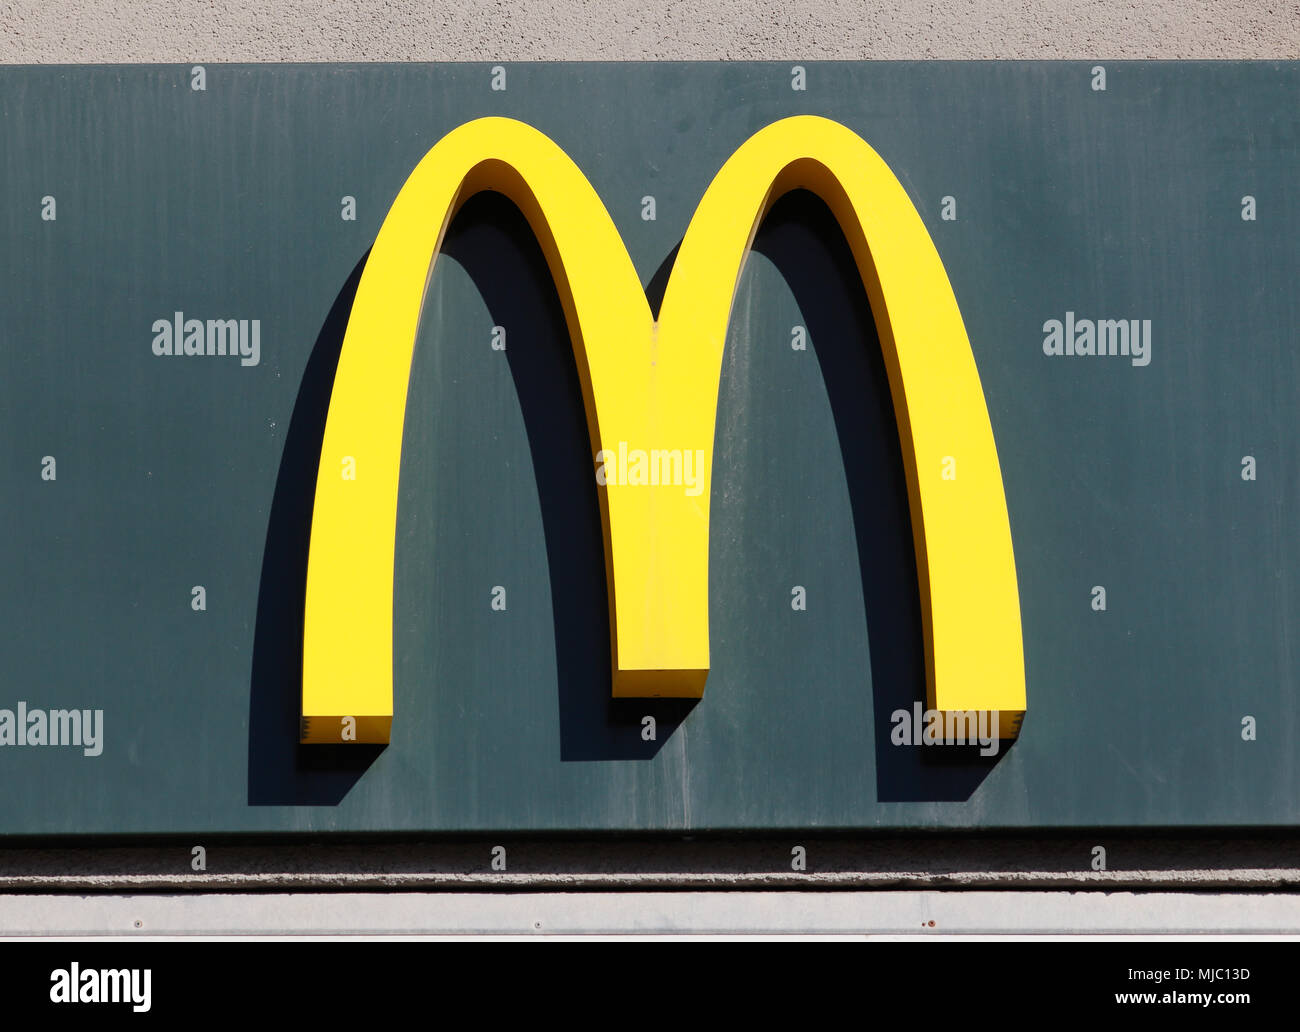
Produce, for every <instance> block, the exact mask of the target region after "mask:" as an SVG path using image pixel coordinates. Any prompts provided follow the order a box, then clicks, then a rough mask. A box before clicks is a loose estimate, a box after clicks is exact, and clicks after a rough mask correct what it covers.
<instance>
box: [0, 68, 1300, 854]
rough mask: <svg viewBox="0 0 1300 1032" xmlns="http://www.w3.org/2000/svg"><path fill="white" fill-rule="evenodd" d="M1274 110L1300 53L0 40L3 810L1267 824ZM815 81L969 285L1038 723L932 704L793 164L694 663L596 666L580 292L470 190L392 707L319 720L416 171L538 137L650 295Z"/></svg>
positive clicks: (802, 824)
mask: <svg viewBox="0 0 1300 1032" xmlns="http://www.w3.org/2000/svg"><path fill="white" fill-rule="evenodd" d="M1298 99H1300V64H1298V63H1213V62H1210V63H1177V62H1160V63H1126V62H1106V63H1099V64H1089V63H1005V62H998V63H923V64H911V63H902V64H894V63H888V64H836V63H832V64H821V63H814V64H808V65H805V66H790V65H776V64H699V65H682V64H619V65H612V64H611V65H580V64H579V65H574V64H545V65H508V66H495V67H493V66H487V65H469V64H466V65H430V66H421V65H364V66H333V65H320V66H310V65H308V66H294V65H288V66H226V65H210V66H206V67H198V66H195V67H188V66H187V67H181V66H151V67H6V68H0V139H2V140H3V145H2V146H0V185H3V193H2V195H0V263H3V264H2V265H0V271H2V272H3V275H2V276H0V500H2V502H3V504H2V505H0V655H3V657H4V661H3V665H2V666H0V781H2V782H3V784H4V785H6V786H7V790H6V791H5V792H4V793H3V794H0V834H4V835H29V836H30V835H36V836H42V835H79V834H137V833H138V834H149V833H188V832H207V833H217V832H235V833H239V832H262V833H285V832H298V831H303V832H321V831H339V832H361V831H374V832H470V831H479V830H504V831H521V832H523V831H558V832H572V831H588V830H625V831H685V830H690V831H694V830H732V829H734V830H778V829H795V828H801V829H826V830H832V829H838V830H852V829H896V830H909V829H931V828H948V829H958V828H981V829H986V828H1046V827H1066V826H1073V827H1086V826H1131V827H1161V826H1187V827H1191V826H1204V827H1214V826H1235V825H1251V826H1267V825H1288V826H1289V825H1294V824H1296V823H1297V822H1298V821H1300V763H1298V762H1297V761H1298V758H1300V740H1298V739H1297V736H1296V733H1295V732H1296V730H1297V721H1298V719H1300V712H1298V711H1300V707H1298V706H1297V691H1298V689H1300V685H1297V672H1298V670H1297V659H1296V656H1295V651H1296V648H1297V647H1300V646H1297V644H1296V643H1297V641H1298V640H1300V639H1297V635H1296V630H1297V628H1298V627H1300V546H1298V545H1297V544H1296V542H1300V461H1297V459H1296V455H1295V450H1294V449H1293V448H1291V447H1290V446H1289V445H1287V443H1286V442H1287V441H1288V440H1289V438H1290V437H1291V436H1292V428H1293V427H1294V425H1295V424H1296V423H1297V419H1298V417H1300V358H1298V357H1297V355H1300V349H1298V348H1297V343H1298V340H1297V338H1298V336H1300V300H1298V295H1297V292H1296V290H1295V286H1294V284H1295V281H1296V276H1297V271H1298V267H1297V266H1298V262H1300V258H1298V254H1300V252H1297V249H1296V240H1297V239H1298V238H1300V199H1298V198H1297V194H1296V190H1295V183H1296V175H1297V171H1298V169H1300V106H1298V105H1297V100H1298ZM800 114H815V115H821V116H824V117H825V118H828V119H832V120H834V121H836V122H838V123H840V124H841V125H843V126H845V127H847V128H848V129H850V130H851V131H852V132H853V133H855V134H857V135H858V136H860V137H861V138H862V139H863V140H865V141H866V142H867V143H868V144H869V145H870V146H871V148H873V149H874V151H875V152H876V153H877V154H878V155H879V156H880V157H881V158H882V159H883V160H884V162H886V163H887V165H888V167H889V169H891V170H892V172H893V174H894V175H895V176H896V177H897V179H898V182H899V183H900V184H901V185H902V188H903V189H904V190H905V191H906V194H907V197H908V198H909V199H910V202H911V204H912V205H913V206H914V207H915V210H916V212H917V213H918V214H919V216H920V218H921V220H922V222H923V223H924V226H925V228H926V230H928V233H929V236H930V238H931V240H932V241H933V245H934V248H935V250H936V251H937V253H938V255H939V256H940V258H941V260H942V264H943V268H944V269H945V270H946V273H947V276H948V279H949V280H950V283H951V287H952V292H953V295H954V296H955V298H956V301H957V304H958V306H959V308H960V313H961V318H962V320H963V322H964V324H965V330H966V332H967V334H968V336H969V344H970V351H971V353H972V354H973V357H974V362H975V365H976V367H977V369H978V374H979V380H980V382H981V384H982V388H983V393H984V400H985V403H986V405H987V410H988V416H989V422H990V424H991V426H992V432H993V437H994V439H995V440H996V445H997V455H998V459H999V462H1000V467H1001V476H1002V481H1003V486H1004V490H1005V499H1006V510H1007V514H1008V517H1009V522H1010V530H1011V538H1012V542H1013V545H1014V557H1015V572H1016V582H1017V584H1018V592H1019V601H1020V613H1021V617H1020V618H1021V629H1022V638H1023V653H1024V671H1025V696H1026V707H1025V717H1024V722H1023V726H1022V727H1021V730H1020V733H1019V736H1018V738H1016V739H1015V740H1014V742H1013V741H1011V740H1010V739H1007V740H999V739H997V738H995V737H992V738H990V737H988V736H986V737H985V740H984V741H983V742H981V741H979V740H978V738H977V740H975V741H973V742H970V741H968V742H965V743H964V744H962V743H956V744H955V743H953V742H951V741H943V740H942V736H941V740H939V741H934V740H932V737H931V736H930V735H929V734H927V733H926V728H927V727H929V726H930V724H929V723H928V721H927V714H926V710H925V705H926V647H925V636H926V630H925V627H924V626H923V623H924V621H923V619H922V606H921V598H922V587H921V586H920V585H919V581H918V570H917V559H916V551H915V547H914V538H913V526H912V517H911V513H910V509H909V498H908V484H907V477H906V475H905V462H904V442H903V441H900V432H899V421H898V420H897V418H896V413H895V405H894V401H893V399H892V396H891V389H890V382H889V375H888V372H887V363H886V361H885V360H884V359H883V358H882V343H881V340H880V335H879V333H878V329H877V326H876V323H875V321H874V319H873V314H872V307H871V305H870V303H869V300H868V296H867V294H866V292H865V291H864V289H863V285H862V281H861V279H860V278H859V274H858V268H857V267H856V266H855V261H854V255H853V253H852V252H851V249H850V244H849V242H848V241H846V238H845V236H844V233H843V232H841V228H840V224H839V223H838V222H837V220H836V217H835V215H834V214H833V212H832V210H831V208H829V207H828V206H827V203H826V202H825V200H824V199H823V198H819V197H818V196H816V195H815V194H814V193H811V192H808V191H806V190H795V191H793V192H790V193H787V194H785V195H784V196H782V197H781V198H780V199H779V200H777V201H776V202H775V203H774V204H773V206H772V207H771V209H770V211H769V212H768V214H767V216H766V218H765V219H764V220H763V222H762V223H761V225H760V227H759V229H758V232H757V233H756V235H755V237H754V239H753V244H752V251H751V253H750V254H749V257H748V259H747V260H746V262H745V265H744V268H743V272H742V274H741V277H740V280H739V284H738V286H737V288H736V292H735V298H734V302H733V306H732V311H731V318H730V323H729V327H728V329H727V335H726V346H725V357H724V360H723V364H722V375H721V381H720V387H719V392H718V416H717V426H716V434H715V438H714V444H713V456H712V481H711V493H710V503H711V514H710V533H709V558H708V619H709V636H708V645H709V670H708V677H707V686H706V688H705V689H704V692H703V696H702V697H701V698H699V699H698V700H684V699H637V698H619V699H615V698H612V697H611V644H610V618H611V617H610V602H609V598H608V593H607V588H606V582H607V571H606V562H605V555H604V547H603V541H602V522H601V506H600V501H599V499H600V495H599V491H600V490H601V488H600V486H599V485H598V484H597V480H596V478H595V477H594V476H593V461H592V458H593V457H592V450H593V449H592V443H591V438H590V436H589V431H588V422H587V416H586V413H585V411H584V401H583V390H582V386H581V382H580V375H579V370H578V367H577V365H576V363H575V359H574V351H573V347H572V345H571V341H570V335H569V327H568V325H567V324H566V316H565V311H564V307H563V304H562V301H561V294H560V293H559V292H557V288H556V286H555V284H554V281H553V279H552V273H551V269H550V268H549V267H548V263H547V258H546V254H545V252H544V248H543V246H542V245H541V244H539V242H538V240H537V238H536V236H535V235H534V233H533V230H532V228H530V224H529V222H528V221H527V220H526V218H525V216H524V214H522V213H521V212H520V210H519V209H518V208H516V207H515V205H514V204H513V203H512V202H511V201H509V200H507V199H506V198H505V197H504V196H502V195H501V194H499V193H492V192H486V193H480V194H478V195H476V196H474V197H472V198H470V199H469V200H468V201H467V202H466V203H465V204H464V206H463V208H461V210H460V212H459V214H457V215H456V217H455V218H454V219H453V221H452V222H451V224H450V226H449V228H448V231H447V234H446V237H445V239H444V240H443V242H442V246H441V250H440V257H439V258H438V261H437V263H436V264H435V265H434V267H433V272H432V274H431V276H430V277H429V281H428V285H427V290H426V294H425V298H424V303H423V308H422V314H421V317H420V322H419V329H418V335H417V339H416V346H415V351H414V360H413V363H412V366H411V374H410V384H409V390H408V394H407V406H406V411H405V422H404V430H403V441H402V451H401V478H400V495H399V503H398V506H397V521H396V537H395V541H396V544H395V560H394V570H395V576H394V584H393V600H392V606H393V610H392V615H393V620H392V631H393V633H392V638H393V642H392V659H393V671H392V685H393V710H394V716H393V723H392V732H391V738H390V740H389V742H388V744H387V745H386V746H375V745H365V744H340V745H302V744H299V738H300V726H299V720H300V707H301V703H302V664H303V635H304V599H305V591H306V579H307V568H308V550H309V543H310V541H311V532H312V518H313V499H314V497H315V492H316V485H317V474H318V467H319V465H320V463H321V457H322V439H323V435H324V433H325V426H326V421H327V415H328V412H329V407H330V399H331V392H332V391H333V389H334V387H335V371H336V367H337V366H338V363H339V355H340V351H341V348H342V345H343V339H344V333H345V329H346V328H347V326H348V321H349V316H350V314H351V311H352V301H353V298H354V296H355V295H356V293H357V290H358V284H359V282H360V279H361V276H362V273H363V270H364V269H365V267H366V262H367V258H368V256H369V254H370V251H371V248H372V245H374V243H375V240H376V235H377V233H378V231H379V228H380V226H381V224H382V223H383V221H384V218H385V215H386V214H387V212H388V210H389V207H390V205H391V204H392V203H393V200H394V198H395V197H396V196H397V194H398V191H399V190H400V189H401V188H402V185H403V183H404V182H405V181H406V179H407V177H408V176H409V175H410V173H411V171H412V169H414V168H415V166H416V165H417V163H418V162H419V161H420V159H421V158H422V157H423V156H424V155H425V154H426V152H428V151H429V149H430V148H431V147H432V146H434V144H436V143H437V142H438V141H439V140H440V139H442V138H443V137H444V136H446V134H448V133H449V132H451V131H452V130H454V129H456V128H457V127H459V126H462V125H464V124H465V123H467V122H470V121H472V120H474V119H476V118H480V117H483V116H488V115H501V116H508V117H510V118H513V119H517V120H519V121H522V122H524V123H527V124H528V125H530V126H532V127H534V128H536V129H537V130H539V131H540V132H541V133H544V134H545V135H546V136H547V137H548V138H549V139H550V140H551V141H553V142H554V144H555V145H556V146H558V147H559V148H560V149H562V150H563V151H564V152H565V153H566V154H567V155H568V156H569V157H570V158H571V159H572V160H573V162H574V163H576V165H577V167H578V168H580V169H581V170H582V172H583V174H584V175H585V176H586V177H587V179H588V180H589V181H590V183H591V185H592V187H593V188H594V190H595V192H596V193H597V194H598V195H599V197H600V199H601V201H602V202H603V203H604V205H605V207H606V209H607V210H608V212H609V216H610V218H611V219H612V221H613V224H614V226H615V227H616V229H617V231H618V234H619V235H620V236H621V238H622V242H623V245H624V246H625V247H626V249H627V252H628V254H629V255H630V258H631V260H632V263H633V265H634V266H635V269H636V272H637V274H638V275H639V277H640V280H641V282H642V284H643V285H644V287H645V291H646V294H647V297H648V298H649V301H650V306H651V309H652V310H655V311H657V309H658V305H659V303H660V301H661V299H662V296H663V291H664V289H665V284H666V283H667V281H668V277H669V273H670V272H671V270H672V267H673V262H674V257H675V255H676V253H677V248H678V246H679V245H680V244H681V242H682V238H683V234H684V232H685V231H686V228H687V226H688V224H689V223H690V220H691V217H692V214H693V213H694V211H695V208H696V205H697V204H698V203H699V200H700V198H701V197H702V196H703V195H704V193H705V191H706V189H707V188H708V186H709V184H710V182H711V180H712V179H713V177H714V175H715V174H716V173H717V172H718V170H719V169H720V168H721V167H722V166H723V165H724V163H726V162H727V160H728V158H729V157H730V156H731V155H732V154H733V153H735V152H736V151H737V148H739V147H740V146H741V145H742V144H743V143H744V141H746V140H747V139H748V138H750V137H751V136H753V135H754V134H755V133H756V132H758V131H760V130H762V129H763V128H764V127H766V126H769V125H771V124H772V123H774V122H777V121H778V120H780V119H783V118H786V117H787V116H791V115H800ZM193 327H198V330H197V331H195V330H193ZM195 332H197V333H198V334H200V336H198V337H194V346H192V347H188V348H187V347H186V340H187V338H189V337H190V336H192V334H193V333H195ZM214 335H215V342H216V343H217V345H219V346H217V347H213V346H212V345H213V343H214ZM977 559H978V556H976V555H972V558H971V562H972V563H974V562H976V561H977Z"/></svg>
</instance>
